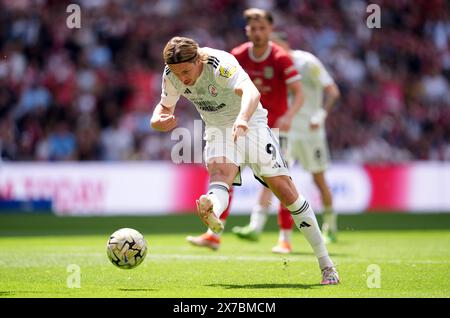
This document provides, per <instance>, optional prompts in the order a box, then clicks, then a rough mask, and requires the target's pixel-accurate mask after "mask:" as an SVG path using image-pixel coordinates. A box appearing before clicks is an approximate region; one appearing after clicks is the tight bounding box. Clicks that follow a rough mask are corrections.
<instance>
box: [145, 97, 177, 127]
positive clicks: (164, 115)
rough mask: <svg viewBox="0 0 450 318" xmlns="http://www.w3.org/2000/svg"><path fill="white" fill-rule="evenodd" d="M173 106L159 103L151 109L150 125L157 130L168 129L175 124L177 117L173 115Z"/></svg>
mask: <svg viewBox="0 0 450 318" xmlns="http://www.w3.org/2000/svg"><path fill="white" fill-rule="evenodd" d="M174 111H175V107H166V106H164V105H162V104H161V103H159V104H158V105H156V107H155V109H154V110H153V116H152V118H151V120H150V125H151V127H152V128H153V129H155V130H158V131H164V132H166V131H170V130H172V129H174V128H175V127H176V126H177V119H176V118H175V116H174V115H173V113H174Z"/></svg>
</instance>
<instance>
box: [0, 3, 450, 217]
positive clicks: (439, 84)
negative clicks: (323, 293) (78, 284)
mask: <svg viewBox="0 0 450 318" xmlns="http://www.w3.org/2000/svg"><path fill="white" fill-rule="evenodd" d="M0 3H1V16H0V23H1V27H0V53H1V55H0V56H1V57H2V58H1V59H0V153H1V160H2V169H0V198H2V200H1V201H0V202H1V206H5V207H6V208H10V207H12V206H13V207H14V206H17V204H19V203H20V202H19V203H18V202H12V203H11V202H9V203H8V202H6V201H30V200H31V201H42V200H44V201H49V200H50V201H52V202H53V201H56V206H55V207H54V209H55V210H56V211H58V212H62V213H63V212H71V211H72V212H73V213H77V212H79V213H90V211H91V210H93V211H94V212H95V211H96V212H97V213H101V212H104V211H110V210H111V209H113V210H115V211H119V212H124V213H126V212H131V213H133V212H139V213H142V212H143V213H145V211H147V212H148V213H168V211H171V212H183V211H189V210H191V209H192V208H193V207H194V205H193V200H192V198H195V197H197V196H198V194H199V193H201V191H203V189H202V187H203V186H204V183H205V182H207V180H206V175H204V174H202V175H201V176H202V179H199V180H198V182H197V183H196V184H197V185H200V186H194V187H192V186H190V187H189V186H187V187H186V186H185V185H186V184H189V182H188V181H187V180H189V175H196V173H198V172H197V169H198V166H185V167H181V166H179V165H178V166H177V165H165V166H164V168H163V169H158V167H159V166H158V165H159V164H161V162H162V161H164V162H167V163H169V162H171V151H172V149H173V147H174V145H175V144H176V143H177V142H178V140H172V139H174V137H172V135H171V134H165V133H158V132H156V131H153V130H152V129H150V128H149V117H150V114H151V111H152V108H153V107H154V105H155V104H156V103H157V102H158V100H159V94H160V86H161V84H160V83H161V73H162V71H161V70H162V69H163V63H162V58H161V51H162V48H163V46H164V44H165V43H166V41H167V39H169V38H170V37H171V36H174V35H177V34H181V35H186V36H190V37H193V38H194V39H196V40H197V41H198V42H199V43H200V45H201V46H210V47H215V48H219V49H223V50H230V49H231V48H232V47H234V46H236V45H237V44H239V43H241V42H243V41H245V40H246V39H245V34H244V31H243V27H244V24H245V22H244V20H243V18H242V11H243V9H245V8H247V7H250V6H257V7H262V8H265V9H268V10H271V11H273V13H274V16H275V27H276V30H283V31H285V32H287V34H288V36H289V40H290V42H291V45H292V47H293V48H301V49H305V50H307V51H311V52H312V53H314V54H316V55H317V56H318V57H319V58H320V59H321V60H322V61H323V62H324V63H325V65H326V66H327V68H328V69H329V70H330V72H331V74H333V76H334V78H335V80H336V82H337V83H338V85H339V88H340V90H341V92H342V98H341V99H340V100H339V101H338V103H337V105H336V106H335V107H334V109H333V111H332V113H331V114H330V115H329V116H328V119H327V122H326V124H327V132H328V138H329V144H330V148H331V156H332V160H333V163H335V165H336V169H333V168H332V169H331V172H330V173H329V174H331V176H329V178H330V180H331V181H330V182H331V186H332V188H333V192H335V195H336V196H337V198H338V199H337V209H338V210H339V211H340V212H342V213H345V212H348V211H357V210H360V211H363V210H368V209H369V210H376V209H378V210H397V211H399V210H402V211H408V210H414V211H446V210H447V211H448V210H450V201H449V200H450V199H449V196H446V195H445V192H446V191H449V190H448V189H450V186H449V182H450V168H449V163H448V162H449V161H450V142H449V138H450V89H449V88H450V87H449V76H450V45H449V39H450V22H449V10H448V9H449V8H448V3H447V2H446V1H440V0H433V1H379V2H375V3H378V4H379V5H381V8H382V10H381V21H382V25H381V28H380V29H377V28H374V29H370V28H368V27H367V25H366V18H367V16H368V15H369V13H368V12H366V8H367V5H368V3H365V2H364V1H347V0H342V1H322V2H315V1H295V0H291V1H289V0H283V1H274V0H273V1H256V0H255V1H251V0H249V1H233V0H214V1H189V2H185V1H176V0H169V1H108V0H97V1H80V2H78V3H79V4H80V7H81V28H80V29H76V28H75V29H70V28H68V27H67V26H66V20H67V19H68V18H69V15H70V12H69V13H67V12H66V8H67V6H68V5H69V4H70V3H71V2H68V1H5V0H3V1H1V2H0ZM177 114H178V118H179V126H180V127H185V128H187V129H189V130H190V131H191V132H192V135H193V130H194V119H198V115H197V114H196V111H195V109H194V108H193V107H192V106H191V105H189V103H188V102H187V101H186V100H184V99H182V101H181V103H180V105H179V106H178V107H177ZM197 137H198V135H197ZM192 144H193V142H192ZM194 150H195V151H197V152H198V149H193V151H194ZM93 161H95V162H97V163H98V162H102V163H105V164H106V163H108V164H110V163H112V162H114V166H113V167H114V168H112V169H108V168H107V167H112V166H111V165H105V168H103V169H107V171H114V170H116V169H117V173H116V174H115V175H116V176H114V175H113V176H111V178H107V177H106V175H108V174H107V173H106V174H101V175H103V178H100V177H93V176H92V173H90V172H89V171H87V172H85V171H86V168H85V163H86V162H90V163H92V162H93ZM20 162H27V166H26V167H27V170H23V168H22V166H21V165H18V164H17V163H20ZM68 162H69V163H70V164H69V165H66V164H67V163H68ZM130 162H132V163H136V162H139V163H140V164H141V165H138V166H136V165H131V166H130V165H129V163H130ZM31 163H36V165H35V166H33V165H32V164H31ZM37 163H39V165H38V164H37ZM43 163H51V164H50V167H56V166H58V168H57V169H59V170H58V173H53V174H52V173H47V172H44V171H46V170H45V169H47V168H42V167H41V164H43ZM56 163H58V165H56ZM143 163H146V165H144V164H143ZM374 165H376V167H374ZM380 165H382V166H380ZM33 167H35V168H33ZM45 167H47V165H45ZM137 167H140V168H137ZM333 167H334V166H333ZM48 169H50V171H51V170H52V168H48ZM55 169H56V168H55ZM100 169H101V168H100ZM136 169H141V171H139V172H137V171H136ZM190 169H192V171H189V170H190ZM295 170H296V171H297V170H300V168H299V167H296V168H295ZM23 171H27V172H26V173H25V174H24V173H23ZM55 171H56V170H55ZM105 171H106V170H105ZM119 171H120V172H119ZM133 171H135V174H133ZM154 171H156V173H157V174H156V175H155V174H154V173H155V172H154ZM333 171H336V172H335V173H334V174H333ZM296 173H297V174H298V173H300V174H301V172H296ZM113 174H114V173H113ZM121 175H122V176H131V175H135V176H136V178H135V179H133V180H131V179H130V178H131V177H130V178H128V180H129V184H125V183H122V184H120V178H121V177H120V176H121ZM335 175H338V176H340V177H336V178H335ZM301 176H302V177H299V178H296V180H297V181H298V183H299V186H300V187H301V188H306V190H305V191H307V192H308V194H309V197H310V198H311V200H314V201H319V200H315V199H313V197H316V196H317V195H318V194H317V192H316V191H314V187H313V186H312V183H311V181H310V180H308V176H307V175H301ZM142 179H148V181H153V180H155V179H157V180H160V183H158V184H155V183H154V182H145V180H142ZM114 180H116V181H119V182H115V181H114ZM245 180H248V181H246V183H247V185H248V189H244V190H243V191H241V192H242V195H240V194H238V196H241V197H242V198H241V199H240V200H236V201H235V202H239V201H240V202H242V204H239V205H236V204H235V205H236V206H235V207H233V209H234V210H236V211H237V212H242V213H244V212H245V211H248V209H249V206H250V207H251V205H252V204H253V203H252V202H251V197H253V195H254V194H255V191H256V187H257V186H256V184H255V183H253V182H254V180H253V178H252V177H251V176H249V177H248V178H245ZM117 184H118V185H117ZM133 184H135V185H136V186H133ZM191 184H192V183H191ZM90 186H94V187H95V186H96V187H101V189H100V190H101V191H100V190H98V191H100V192H98V191H97V192H95V191H91V190H90V188H89V187H90ZM183 189H184V190H183ZM189 191H190V192H191V193H188V192H189ZM92 192H94V194H92V195H91V196H90V195H89V193H92ZM180 192H181V193H180ZM183 192H184V194H183ZM95 193H97V195H96V194H95ZM120 193H122V194H121V195H120ZM116 194H117V195H116ZM110 197H112V198H116V199H118V197H120V200H115V201H111V199H109V198H110ZM161 198H164V199H161ZM158 199H159V200H158ZM62 201H64V202H63V203H61V202H62ZM120 201H122V204H120ZM145 201H147V202H145ZM157 201H158V202H157ZM160 201H167V202H171V203H172V202H177V203H176V204H175V205H174V204H170V205H164V206H161V205H159V202H160ZM52 202H50V205H51V203H52ZM137 202H139V203H137ZM180 202H181V203H180ZM340 202H342V203H340ZM351 202H354V203H355V204H351ZM41 203H42V202H41ZM53 203H54V202H53ZM346 203H347V204H346ZM127 204H128V206H127ZM53 205H55V204H53ZM63 205H64V207H62V206H63ZM70 205H71V206H70ZM30 206H31V207H32V206H33V204H31V205H30V204H28V207H30ZM41 206H42V204H41ZM44 206H45V203H44ZM316 207H318V208H320V207H319V206H317V205H316ZM102 210H103V211H102ZM138 210H139V211H138Z"/></svg>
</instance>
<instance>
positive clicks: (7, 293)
mask: <svg viewBox="0 0 450 318" xmlns="http://www.w3.org/2000/svg"><path fill="white" fill-rule="evenodd" d="M20 293H27V294H43V293H44V292H43V291H37V290H0V297H4V296H13V295H15V294H20Z"/></svg>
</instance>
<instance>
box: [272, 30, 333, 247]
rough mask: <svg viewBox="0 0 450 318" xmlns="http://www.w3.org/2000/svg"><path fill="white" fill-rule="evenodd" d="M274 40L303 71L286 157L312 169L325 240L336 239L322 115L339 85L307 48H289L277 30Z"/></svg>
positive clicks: (327, 153)
mask: <svg viewBox="0 0 450 318" xmlns="http://www.w3.org/2000/svg"><path fill="white" fill-rule="evenodd" d="M273 41H274V42H276V43H277V44H279V45H280V46H282V47H283V48H284V49H285V50H286V51H287V52H289V53H290V56H291V58H292V60H293V62H294V65H295V67H296V69H297V70H298V72H299V73H300V74H302V86H303V91H304V95H305V102H304V104H303V107H302V108H301V109H300V111H299V112H298V113H297V114H296V116H295V117H294V120H293V122H292V128H291V130H290V135H289V142H288V143H289V146H288V159H289V161H299V162H300V163H301V165H302V166H303V168H304V169H305V170H307V171H309V172H311V173H312V176H313V179H314V183H315V184H316V186H317V187H318V189H319V191H320V194H321V199H322V205H323V224H322V234H323V235H324V237H325V240H326V241H327V242H336V240H337V236H336V235H337V215H336V214H335V213H334V210H333V202H332V195H331V191H330V189H329V187H328V185H327V182H326V180H325V176H324V172H325V171H326V169H327V167H328V164H329V151H328V143H327V139H326V131H325V119H326V117H327V114H328V112H329V111H330V109H331V107H332V106H333V105H334V103H335V102H336V100H337V99H338V98H339V96H340V93H339V88H338V87H337V85H336V84H335V82H334V80H333V78H332V77H331V76H330V74H329V73H328V72H327V70H326V69H325V67H324V65H323V64H322V62H321V61H320V60H319V59H318V58H317V57H315V56H314V55H313V54H311V53H309V52H306V51H302V50H292V49H291V48H290V46H289V44H288V42H287V39H286V37H285V34H283V33H278V34H276V35H275V37H274V39H273ZM281 231H283V229H281ZM280 236H281V235H280ZM284 237H289V235H287V236H284Z"/></svg>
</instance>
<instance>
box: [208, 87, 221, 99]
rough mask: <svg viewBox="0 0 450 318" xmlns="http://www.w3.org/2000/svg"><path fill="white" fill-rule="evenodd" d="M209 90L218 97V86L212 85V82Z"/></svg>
mask: <svg viewBox="0 0 450 318" xmlns="http://www.w3.org/2000/svg"><path fill="white" fill-rule="evenodd" d="M208 92H209V93H210V94H211V95H212V96H213V97H216V96H217V94H219V92H218V91H217V88H216V87H215V86H214V85H212V84H210V85H209V86H208Z"/></svg>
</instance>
